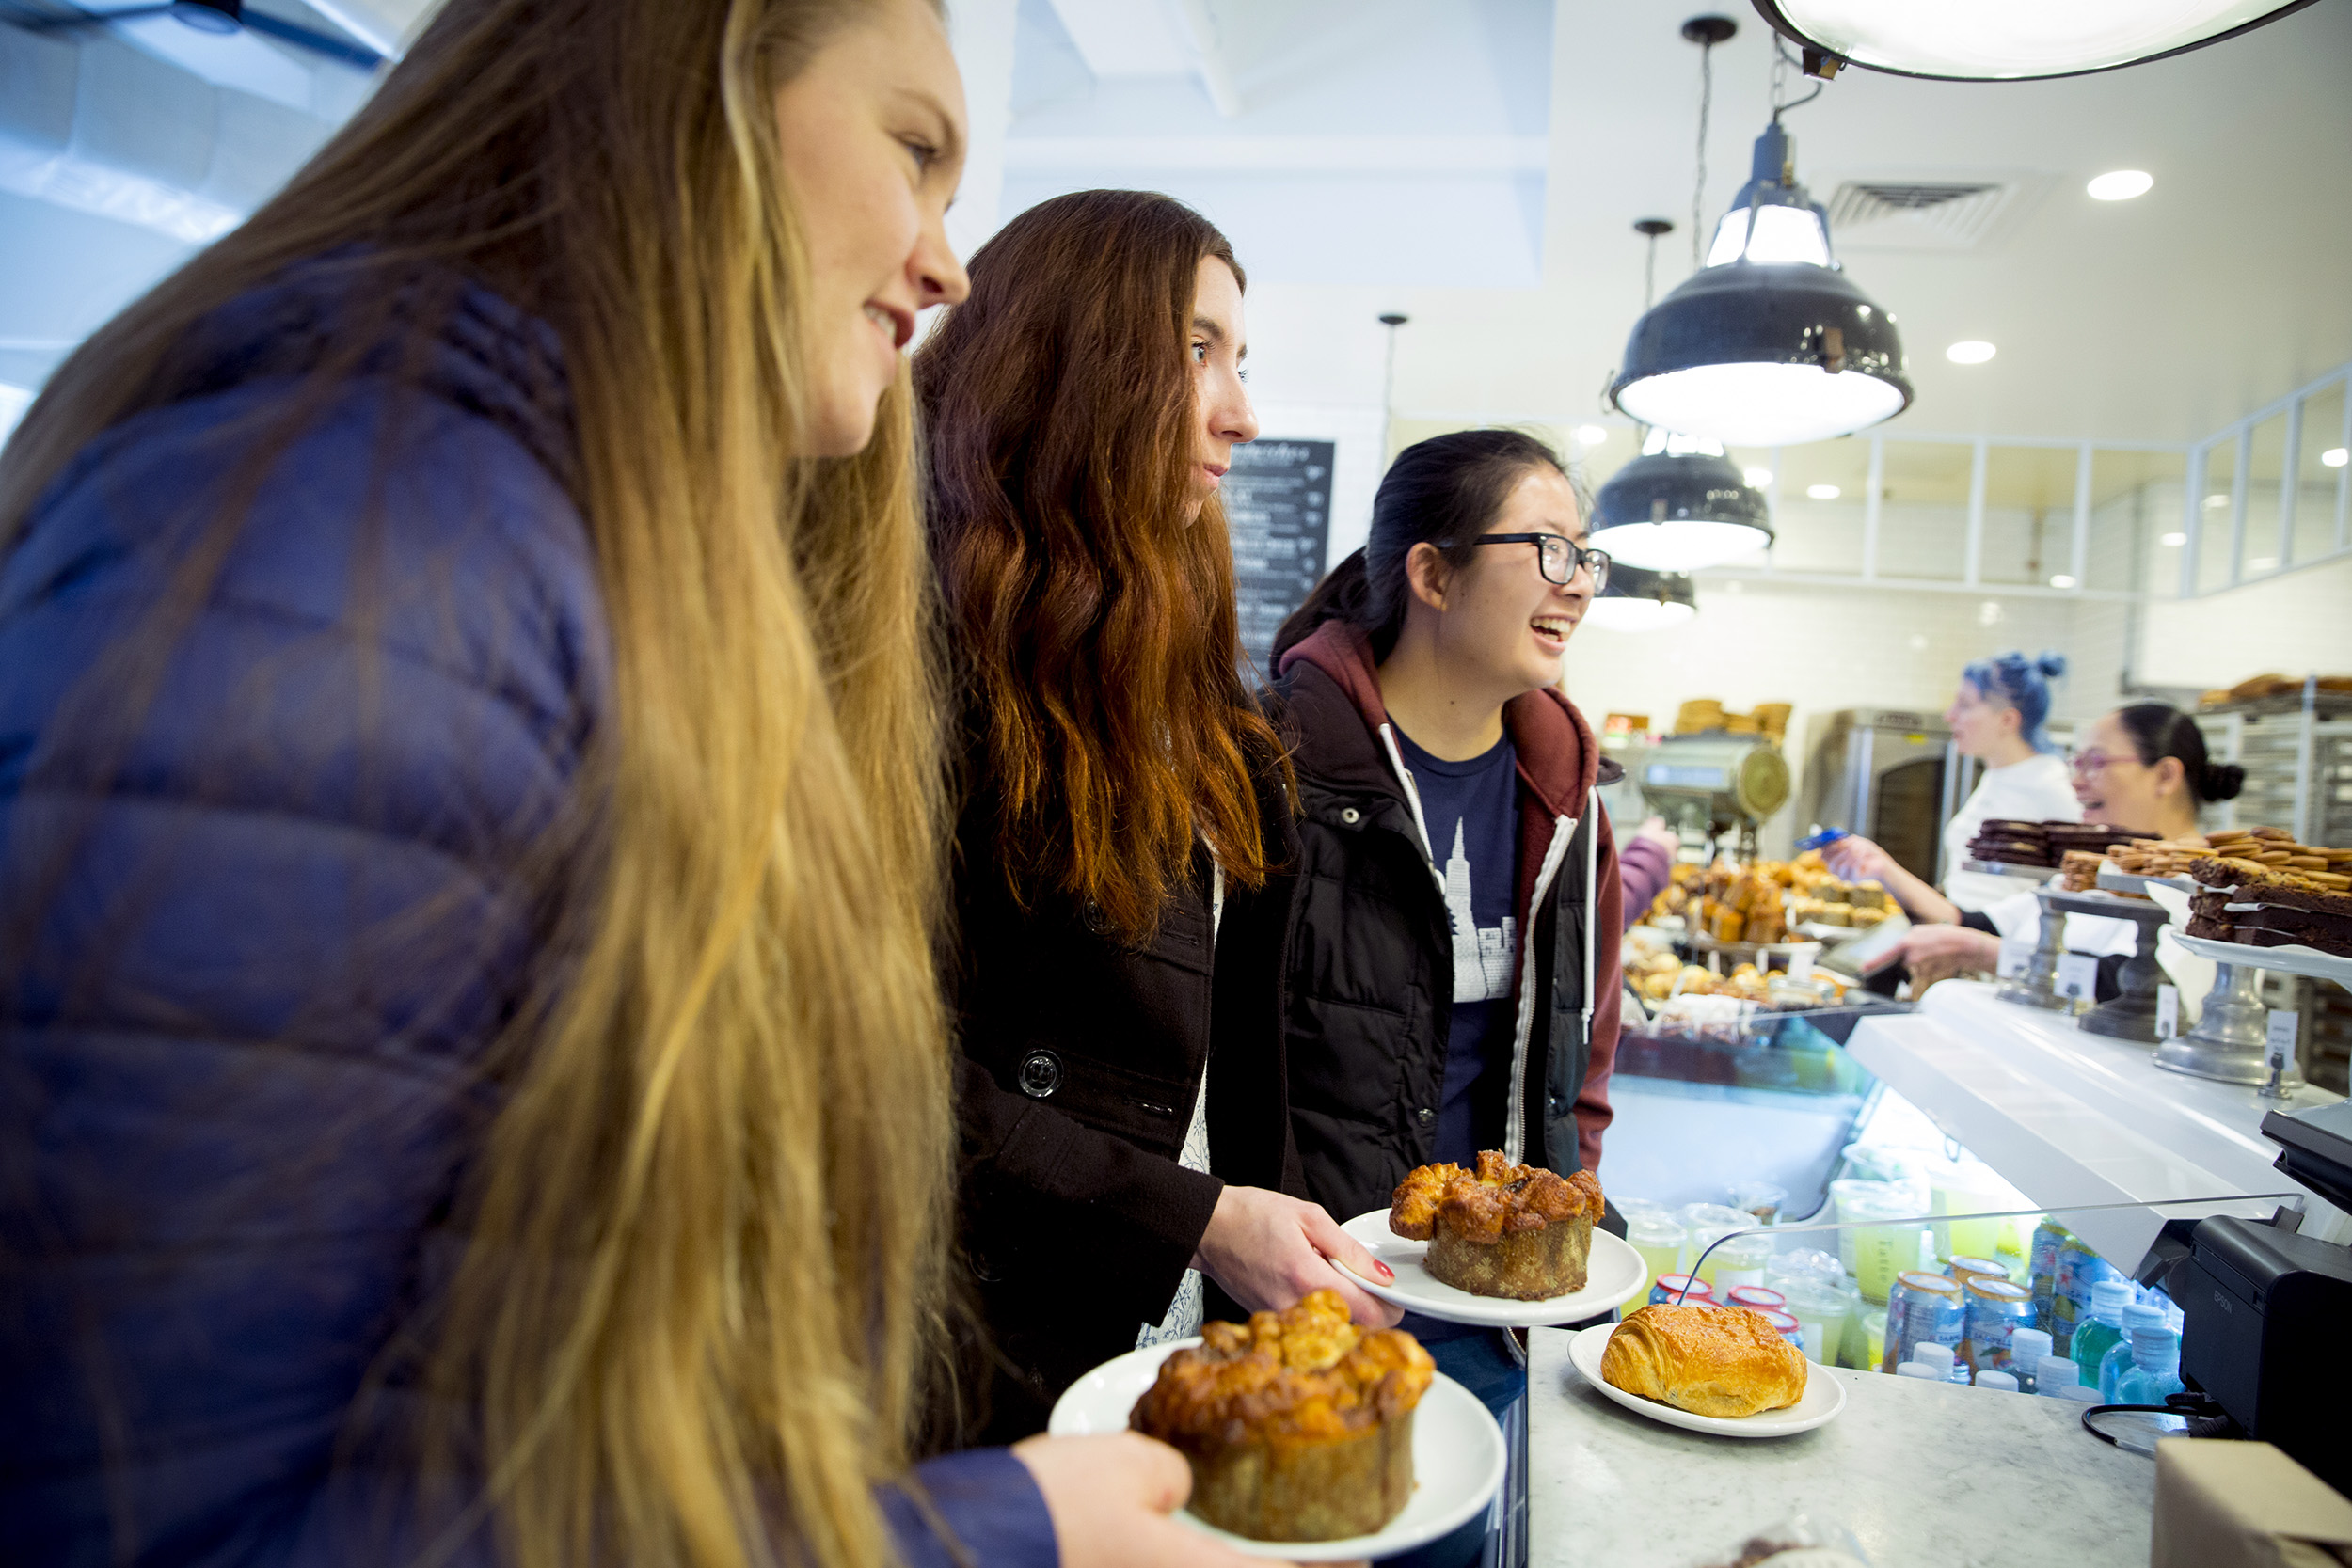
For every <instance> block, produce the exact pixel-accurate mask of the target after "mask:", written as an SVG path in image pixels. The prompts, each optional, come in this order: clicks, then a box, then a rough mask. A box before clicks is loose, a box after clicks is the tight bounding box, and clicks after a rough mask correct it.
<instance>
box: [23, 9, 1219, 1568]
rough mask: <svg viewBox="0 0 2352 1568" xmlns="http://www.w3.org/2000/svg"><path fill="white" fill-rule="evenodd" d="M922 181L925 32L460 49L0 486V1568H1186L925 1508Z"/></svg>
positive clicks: (1152, 1484) (65, 397) (555, 19)
mask: <svg viewBox="0 0 2352 1568" xmlns="http://www.w3.org/2000/svg"><path fill="white" fill-rule="evenodd" d="M963 136H964V121H963V107H962V93H961V86H960V83H959V81H958V77H957V73H956V69H955V64H954V60H953V57H952V55H950V54H949V52H948V48H947V42H946V34H945V30H944V27H943V25H942V22H941V16H940V13H939V10H938V8H937V7H936V6H935V4H927V3H925V0H671V3H669V4H664V5H660V6H650V5H628V4H612V3H608V0H453V3H452V4H450V5H449V6H448V7H447V8H445V9H444V10H442V12H441V13H440V15H439V16H438V18H437V20H436V21H435V22H434V24H432V26H431V27H430V28H429V30H428V31H427V32H426V33H425V34H424V36H423V37H422V38H421V40H419V42H418V43H417V45H416V46H415V48H414V50H413V51H412V52H411V53H410V54H409V55H408V56H407V58H406V59H405V60H404V61H403V62H402V63H401V64H400V65H399V66H398V68H397V69H395V70H394V71H392V72H391V73H390V75H389V79H388V80H386V81H385V82H384V83H383V84H382V86H381V88H380V90H379V91H378V92H377V93H376V94H375V96H374V97H373V100H372V101H371V102H370V103H369V104H368V105H367V106H366V108H364V109H363V110H362V111H361V112H360V114H359V115H358V117H357V118H356V119H354V120H353V121H352V122H351V124H350V125H349V126H348V127H347V128H346V129H345V130H344V131H343V132H342V134H341V135H338V136H337V137H336V138H335V139H334V140H333V141H332V142H331V143H330V144H329V145H328V146H327V147H326V150H323V151H322V152H321V153H320V154H319V156H318V157H317V158H316V159H315V160H313V161H312V163H311V164H310V166H307V167H306V168H305V169H304V170H303V171H301V172H300V173H299V174H298V175H297V176H296V177H295V178H294V181H293V182H292V183H291V184H290V185H289V186H288V188H287V189H286V190H285V191H284V192H283V193H282V194H281V195H279V196H278V198H275V199H274V200H272V201H271V202H270V203H269V204H268V205H267V206H266V207H264V208H263V209H262V211H261V212H260V213H259V214H256V215H255V216H254V217H253V218H252V219H251V221H249V222H248V223H246V225H245V226H244V227H242V228H241V229H239V230H236V231H234V232H233V233H231V234H230V235H229V236H228V237H226V238H225V239H223V240H222V241H221V242H220V243H219V244H217V245H214V246H213V247H211V248H210V249H208V250H206V251H205V252H203V253H202V254H201V255H199V257H197V258H196V259H195V260H194V261H191V262H190V263H188V264H187V265H186V266H185V267H183V269H182V270H181V271H180V272H178V273H177V274H175V275H174V276H173V277H170V278H169V279H167V281H166V282H164V283H163V284H162V285H161V286H159V287H158V288H157V289H156V290H155V291H154V292H153V293H151V294H150V295H148V296H147V297H146V298H145V299H143V300H141V301H140V302H139V303H137V304H136V305H135V306H134V307H132V308H131V309H129V310H127V311H125V312H124V313H123V314H122V315H121V316H120V317H119V318H118V319H117V320H116V321H115V322H114V323H113V324H112V325H109V326H107V327H106V328H105V329H104V330H103V331H102V332H100V333H99V334H98V335H97V336H96V337H95V338H94V339H93V340H92V341H90V342H89V343H88V344H87V346H85V347H84V348H83V349H82V351H81V352H79V353H78V354H76V355H75V356H73V358H72V360H71V361H70V362H69V363H68V364H67V365H66V366H65V367H64V368H63V369H62V370H61V371H60V372H58V374H57V375H56V379H55V380H54V381H53V383H52V384H51V386H50V387H49V388H48V390H47V391H46V392H45V394H44V395H43V396H42V397H41V399H40V402H39V403H38V404H36V405H35V406H34V408H33V409H32V411H31V413H30V415H29V417H28V418H27V419H26V420H25V422H24V426H23V428H22V430H21V431H20V432H19V434H18V435H17V436H16V438H15V439H14V441H13V442H12V443H11V444H10V445H9V446H8V449H7V451H6V453H5V455H0V672H5V673H4V674H0V845H4V846H5V850H4V851H0V1269H4V1270H5V1279H4V1281H0V1300H5V1302H6V1303H7V1308H6V1313H5V1316H0V1517H5V1518H6V1519H7V1521H8V1523H7V1527H6V1534H7V1537H8V1544H9V1548H10V1552H11V1556H12V1557H14V1558H17V1559H20V1560H26V1561H35V1560H38V1561H43V1562H60V1563H64V1562H72V1563H99V1562H107V1563H133V1564H136V1563H148V1562H154V1563H165V1562H169V1563H198V1562H201V1563H204V1564H208V1565H224V1564H232V1563H244V1562H264V1561H266V1562H270V1563H287V1562H297V1563H308V1562H320V1563H327V1562H332V1563H336V1564H361V1565H365V1564H374V1563H384V1564H392V1563H408V1562H433V1563H441V1562H451V1561H464V1562H490V1561H498V1562H508V1563H515V1564H519V1565H523V1568H552V1565H555V1564H559V1563H560V1564H585V1563H608V1562H609V1563H627V1564H632V1565H634V1564H677V1565H691V1568H747V1565H751V1564H764V1563H771V1562H778V1561H792V1562H804V1563H809V1564H822V1565H826V1568H848V1565H855V1568H882V1565H883V1564H888V1563H898V1562H905V1563H933V1562H938V1563H945V1562H946V1561H948V1560H951V1559H953V1560H958V1561H970V1560H974V1559H976V1558H977V1560H982V1561H988V1562H1014V1563H1035V1564H1044V1563H1049V1562H1051V1561H1053V1560H1054V1559H1055V1557H1056V1553H1057V1542H1058V1547H1059V1553H1060V1558H1061V1560H1062V1561H1064V1562H1066V1563H1072V1564H1079V1563H1088V1562H1099V1561H1107V1560H1110V1559H1111V1558H1112V1557H1113V1556H1114V1555H1116V1556H1118V1557H1119V1558H1120V1560H1136V1559H1138V1558H1139V1559H1141V1560H1148V1561H1155V1562H1156V1561H1173V1560H1179V1559H1180V1558H1181V1559H1184V1560H1200V1555H1201V1553H1202V1551H1203V1550H1204V1549H1205V1548H1204V1546H1203V1544H1202V1543H1200V1541H1199V1538H1198V1537H1197V1536H1195V1535H1193V1534H1191V1533H1190V1532H1188V1531H1186V1530H1184V1528H1182V1527H1180V1526H1178V1525H1177V1524H1176V1523H1174V1522H1173V1521H1171V1520H1168V1519H1166V1518H1163V1517H1160V1515H1161V1514H1163V1513H1165V1512H1166V1511H1167V1510H1168V1509H1169V1508H1170V1507H1172V1506H1173V1505H1174V1504H1176V1503H1177V1502H1180V1501H1181V1500H1182V1498H1183V1496H1184V1491H1185V1488H1186V1485H1187V1484H1188V1477H1187V1472H1186V1469H1185V1466H1184V1463H1183V1461H1182V1459H1181V1458H1180V1457H1179V1456H1177V1455H1176V1454H1175V1453H1174V1452H1173V1451H1172V1450H1170V1449H1166V1448H1163V1447H1161V1446H1159V1445H1155V1444H1150V1443H1147V1442H1146V1441H1144V1440H1143V1439H1140V1438H1133V1437H1120V1438H1103V1439H1080V1440H1075V1441H1072V1440H1056V1441H1052V1442H1040V1443H1037V1444H1031V1445H1025V1447H1024V1449H1022V1450H1021V1451H1020V1453H1019V1454H1018V1455H1017V1456H1014V1455H1008V1454H1006V1453H1004V1452H1002V1451H990V1452H979V1453H972V1454H964V1455H957V1456H951V1457H949V1458H947V1459H944V1460H936V1461H932V1462H930V1463H929V1464H926V1465H919V1466H913V1465H911V1462H912V1460H913V1457H914V1452H915V1451H916V1446H917V1444H918V1443H919V1442H920V1441H921V1436H922V1422H923V1418H924V1417H925V1415H926V1412H927V1410H928V1409H929V1408H930V1406H931V1404H932V1402H933V1400H934V1398H935V1396H936V1395H937V1394H938V1392H939V1389H938V1386H937V1385H938V1381H939V1375H940V1373H939V1369H941V1368H943V1367H944V1366H945V1364H946V1363H945V1358H944V1355H943V1348H942V1338H943V1336H942V1325H943V1320H944V1318H945V1317H946V1312H947V1308H948V1306H949V1299H950V1291H949V1279H948V1271H947V1270H946V1259H947V1257H948V1256H949V1253H948V1244H949V1236H948V1226H949V1223H950V1219H951V1215H952V1198H953V1191H954V1184H953V1183H954V1170H953V1163H952V1162H953V1140H954V1123H953V1101H952V1098H951V1087H950V1084H951V1080H950V1072H949V1062H950V1054H949V1051H948V1048H947V1042H946V1031H945V1027H944V1017H943V1013H942V1010H941V1006H940V1002H939V994H938V989H937V981H936V973H935V964H934V950H933V949H934V940H935V930H936V926H937V921H938V911H939V905H940V895H941V893H942V890H943V881H944V879H943V874H942V872H943V868H942V863H941V857H942V852H943V849H944V847H945V843H946V812H945V805H944V801H945V795H944V789H943V782H944V778H945V767H944V752H943V745H942V740H943V736H942V733H941V724H940V719H939V714H940V712H941V685H940V682H939V680H938V678H937V671H936V641H935V629H934V625H933V621H932V603H931V597H930V573H929V563H928V562H927V560H926V557H925V552H924V545H923V537H922V531H921V526H920V522H919V518H918V514H917V507H916V495H915V487H914V462H913V458H914V448H913V429H912V424H911V420H910V414H911V406H912V405H911V399H910V396H909V392H908V387H907V382H906V380H905V372H904V369H903V361H902V359H901V356H900V350H901V349H903V348H904V346H905V345H906V343H907V342H908V341H909V340H910V339H911V338H912V336H913V332H914V324H915V320H916V315H917V312H918V311H920V310H921V309H923V308H925V307H927V306H930V305H934V304H939V303H943V302H951V301H953V300H955V299H958V298H960V297H961V295H962V294H963V293H964V291H965V288H966V283H965V279H964V277H963V274H962V271H961V267H960V266H959V265H958V263H957V262H956V260H955V258H954V256H953V255H952V253H951V252H950V251H949V250H948V248H947V246H946V240H945V237H944V234H943V232H942V230H941V216H942V214H943V212H944V209H945V207H946V203H947V201H948V199H949V198H950V197H951V196H952V194H953V192H954V189H955V185H956V182H957V179H958V177H959V173H960V168H961V145H962V141H963ZM959 1540H960V1541H961V1545H959V1544H958V1542H959ZM966 1548H968V1550H967V1549H966ZM1211 1556H1212V1557H1214V1558H1216V1559H1217V1560H1226V1559H1225V1557H1224V1554H1222V1553H1216V1552H1211Z"/></svg>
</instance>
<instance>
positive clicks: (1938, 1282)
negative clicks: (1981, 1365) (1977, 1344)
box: [1880, 1269, 1968, 1371]
mask: <svg viewBox="0 0 2352 1568" xmlns="http://www.w3.org/2000/svg"><path fill="white" fill-rule="evenodd" d="M1967 1322H1968V1310H1967V1303H1966V1301H1965V1300H1964V1299H1963V1296H1962V1295H1961V1291H1960V1287H1959V1286H1958V1285H1956V1284H1954V1283H1953V1282H1952V1281H1951V1280H1949V1279H1947V1278H1946V1277H1944V1275H1940V1274H1929V1273H1927V1272H1926V1271H1925V1270H1922V1269H1915V1270H1913V1271H1912V1272H1911V1273H1909V1274H1906V1275H1902V1276H1901V1277H1900V1278H1899V1279H1897V1280H1896V1281H1895V1287H1894V1289H1893V1291H1890V1292H1889V1293H1888V1296H1887V1303H1886V1348H1885V1352H1884V1355H1885V1359H1884V1360H1883V1362H1881V1363H1880V1367H1881V1370H1887V1371H1891V1370H1894V1369H1896V1368H1898V1367H1899V1366H1901V1365H1902V1364H1903V1363H1904V1362H1906V1361H1912V1360H1915V1359H1917V1357H1915V1355H1914V1354H1912V1353H1913V1351H1914V1350H1915V1348H1916V1347H1917V1346H1918V1345H1919V1344H1920V1343H1921V1342H1923V1341H1926V1340H1933V1341H1935V1342H1936V1343H1938V1344H1944V1345H1958V1344H1959V1343H1960V1341H1961V1337H1962V1336H1963V1334H1965V1333H1966V1332H1967Z"/></svg>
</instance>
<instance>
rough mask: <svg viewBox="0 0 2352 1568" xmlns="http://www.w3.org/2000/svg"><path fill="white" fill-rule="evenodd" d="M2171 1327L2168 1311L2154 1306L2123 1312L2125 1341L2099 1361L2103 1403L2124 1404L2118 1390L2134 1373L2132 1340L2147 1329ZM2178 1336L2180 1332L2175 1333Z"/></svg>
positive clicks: (2146, 1304) (2139, 1305)
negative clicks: (2125, 1379) (2126, 1374)
mask: <svg viewBox="0 0 2352 1568" xmlns="http://www.w3.org/2000/svg"><path fill="white" fill-rule="evenodd" d="M2169 1327H2171V1324H2170V1323H2168V1322H2167V1321H2166V1319H2165V1315H2164V1308H2163V1307H2158V1306H2156V1305H2155V1304H2154V1303H2153V1302H2134V1303H2133V1304H2132V1305H2131V1306H2129V1307H2125V1308H2123V1338H2121V1339H2118V1340H2117V1341H2116V1342H2115V1343H2114V1344H2112V1345H2110V1346H2108V1347H2107V1353H2106V1354H2105V1355H2103V1356H2101V1357H2100V1358H2099V1372H2098V1378H2097V1382H2098V1386H2099V1402H2100V1403H2102V1404H2120V1403H2122V1399H2121V1397H2120V1396H2119V1395H2118V1394H2117V1392H2116V1390H2117V1389H2118V1388H2119V1387H2121V1386H2122V1381H2123V1374H2124V1373H2125V1372H2128V1371H2130V1370H2132V1336H2133V1335H2135V1334H2137V1332H2138V1331H2139V1330H2141V1329H2143V1328H2169ZM2174 1332H2175V1333H2178V1332H2179V1331H2178V1330H2177V1329H2175V1330H2174Z"/></svg>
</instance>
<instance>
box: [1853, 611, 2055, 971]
mask: <svg viewBox="0 0 2352 1568" xmlns="http://www.w3.org/2000/svg"><path fill="white" fill-rule="evenodd" d="M2065 673H2066V659H2065V657H2064V656H2062V655H2059V654H2054V653H2044V654H2039V655H2031V654H2025V653H2007V654H1995V655H1994V656H1993V657H1991V658H1980V659H1979V660H1977V661H1976V662H1975V663H1974V664H1971V665H1969V666H1968V667H1967V668H1966V669H1965V670H1963V671H1962V672H1961V673H1960V690H1959V691H1958V692H1957V693H1956V694H1955V695H1954V696H1953V698H1952V705H1951V706H1950V707H1948V708H1947V709H1945V710H1944V722H1945V723H1947V724H1948V725H1950V726H1951V730H1952V743H1953V745H1954V746H1955V747H1957V748H1958V749H1959V752H1960V754H1961V755H1962V756H1965V757H1975V758H1977V759H1978V760H1979V761H1980V762H1982V763H1983V764H1984V776H1983V777H1982V778H1980V779H1979V780H1978V781H1977V787H1976V788H1975V789H1974V790H1973V791H1971V792H1970V794H1969V796H1968V799H1967V800H1966V801H1965V802H1964V803H1963V805H1962V806H1961V808H1960V810H1959V811H1958V812H1956V813H1954V814H1953V816H1952V819H1951V820H1950V821H1949V822H1947V823H1945V824H1944V864H1945V865H1946V866H1947V867H1948V868H1949V869H1947V871H1946V873H1945V876H1944V886H1943V889H1942V891H1940V892H1939V891H1938V890H1937V889H1935V888H1933V887H1931V886H1930V885H1929V884H1928V883H1927V882H1925V881H1922V880H1921V879H1919V878H1917V877H1915V876H1913V875H1912V874H1911V873H1910V872H1908V871H1906V870H1904V869H1903V868H1902V867H1901V866H1899V865H1898V864H1896V863H1895V857H1894V856H1892V855H1890V854H1888V853H1887V852H1886V851H1885V850H1883V849H1882V848H1880V847H1878V846H1877V845H1875V844H1873V843H1871V842H1870V841H1869V840H1868V839H1867V838H1862V837H1858V836H1856V837H1849V838H1841V839H1839V840H1838V841H1837V842H1836V843H1835V844H1832V845H1830V846H1829V847H1827V848H1826V849H1824V850H1822V851H1821V854H1822V858H1823V859H1824V860H1826V861H1827V862H1828V863H1829V866H1830V869H1831V870H1833V871H1835V872H1836V873H1837V875H1839V876H1840V877H1843V878H1845V879H1847V880H1849V881H1857V882H1858V881H1864V880H1876V881H1877V882H1878V883H1879V885H1880V886H1882V887H1883V888H1885V889H1886V891H1887V892H1888V893H1889V894H1890V895H1893V896H1894V899H1895V901H1896V902H1897V903H1899V904H1900V905H1901V906H1902V907H1903V909H1904V911H1905V912H1907V913H1908V914H1909V915H1910V916H1911V917H1912V919H1914V920H1916V921H1927V922H1933V923H1938V924H1948V923H1952V922H1956V921H1958V920H1959V919H1960V917H1961V916H1962V915H1963V914H1967V913H1971V912H1974V911H1982V910H1985V909H1987V908H1989V907H1990V906H1992V905H1994V904H1995V903H1998V902H2000V901H2001V900H2003V899H2006V898H2010V897H2012V896H2014V895H2015V894H2016V892H2017V884H2016V883H2015V882H2013V881H2010V880H2008V879H2005V878H2001V877H1994V876H1989V875H1986V874H1985V873H1983V872H1978V871H1963V870H1962V869H1961V868H1960V866H1961V862H1962V861H1963V860H1964V859H1965V858H1966V856H1967V850H1968V841H1969V840H1970V839H1972V838H1975V837H1976V836H1977V831H1978V830H1979V828H1981V827H1983V826H1984V824H1985V823H1986V822H1987V821H1990V820H2004V819H2006V820H2015V821H2022V822H2079V821H2081V820H2082V816H2083V810H2082V804H2081V802H2080V801H2078V800H2075V798H2074V784H2073V782H2072V778H2071V775H2070V774H2069V773H2068V771H2067V768H2066V761H2065V759H2064V758H2062V757H2060V756H2059V755H2058V748H2057V747H2056V746H2055V745H2054V744H2052V742H2051V740H2050V736H2049V732H2048V729H2047V728H2046V725H2047V723H2048V721H2049V718H2050V683H2051V682H2052V681H2054V680H2058V679H2059V678H2060V677H2062V676H2063V675H2064V674H2065Z"/></svg>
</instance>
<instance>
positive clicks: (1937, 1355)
mask: <svg viewBox="0 0 2352 1568" xmlns="http://www.w3.org/2000/svg"><path fill="white" fill-rule="evenodd" d="M1911 1358H1912V1360H1914V1361H1915V1362H1917V1363H1918V1364H1919V1365H1921V1366H1923V1367H1931V1368H1933V1369H1934V1370H1935V1375H1936V1376H1938V1377H1940V1378H1942V1379H1943V1380H1944V1381H1945V1382H1947V1383H1966V1382H1967V1381H1968V1373H1967V1370H1966V1369H1964V1368H1963V1367H1962V1366H1961V1365H1960V1357H1959V1356H1958V1355H1957V1354H1954V1353H1953V1350H1952V1347H1951V1346H1949V1345H1946V1344H1939V1343H1937V1342H1936V1341H1935V1340H1933V1339H1922V1340H1920V1341H1919V1342H1918V1343H1917V1344H1915V1345H1914V1346H1912V1347H1911Z"/></svg>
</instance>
